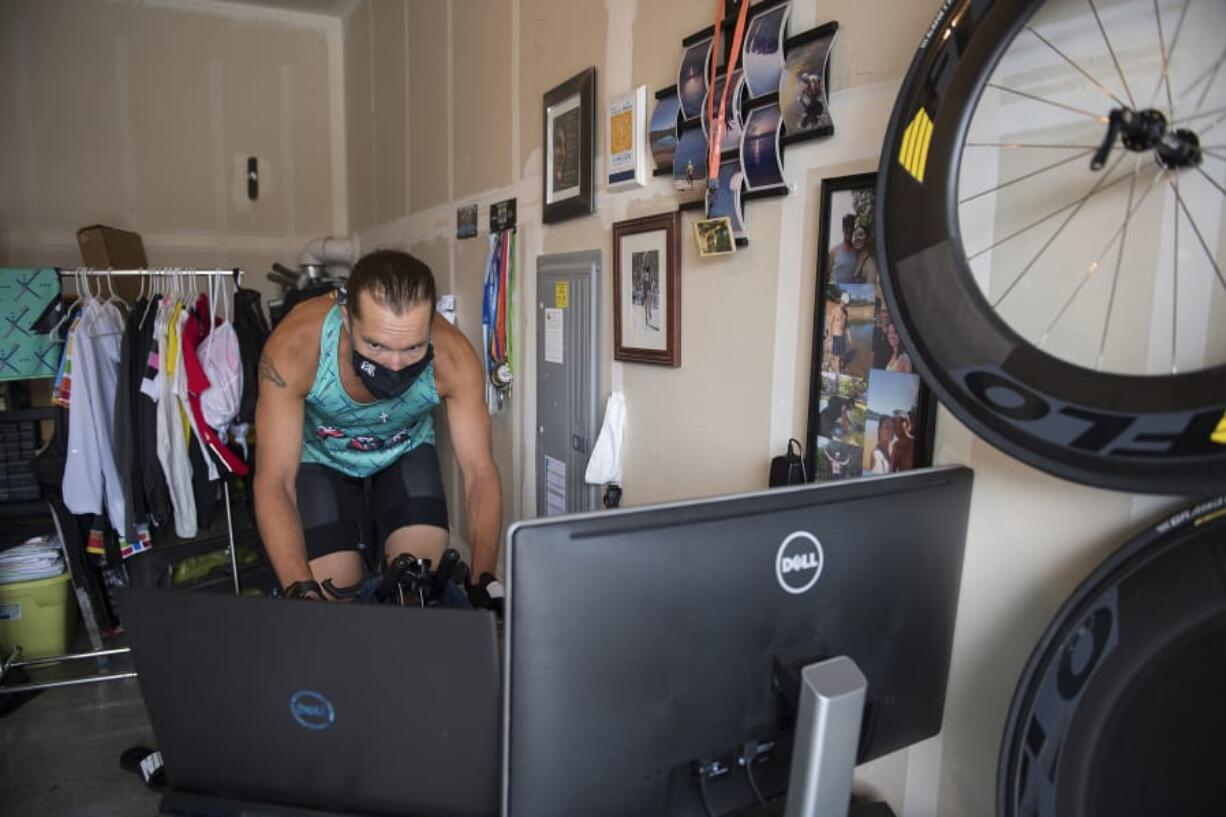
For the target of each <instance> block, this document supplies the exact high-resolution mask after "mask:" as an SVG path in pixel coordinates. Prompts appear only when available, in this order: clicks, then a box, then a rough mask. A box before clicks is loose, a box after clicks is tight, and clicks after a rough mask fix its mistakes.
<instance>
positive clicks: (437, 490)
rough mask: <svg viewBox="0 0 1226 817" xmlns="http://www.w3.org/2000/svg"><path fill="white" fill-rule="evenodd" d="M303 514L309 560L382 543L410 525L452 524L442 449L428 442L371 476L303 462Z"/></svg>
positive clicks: (299, 483)
mask: <svg viewBox="0 0 1226 817" xmlns="http://www.w3.org/2000/svg"><path fill="white" fill-rule="evenodd" d="M296 487H297V493H298V516H299V518H300V519H301V520H302V534H303V538H304V539H305V541H306V552H307V558H308V559H317V558H319V557H320V556H326V555H328V554H329V553H336V552H337V551H342V550H362V549H363V546H370V545H377V546H378V548H379V550H378V552H379V553H382V552H383V547H384V543H386V542H387V537H388V536H390V535H391V534H392V533H393V532H394V531H396V530H398V529H400V528H404V527H408V526H409V525H433V526H434V527H437V528H442V529H444V530H447V529H448V526H447V498H446V497H445V496H444V494H443V479H442V476H441V474H440V473H439V467H438V453H437V452H436V451H435V450H434V446H433V445H429V444H423V445H419V446H417V447H416V448H414V449H413V450H412V451H410V452H409V453H407V454H405V455H404V456H403V457H401V458H400V459H399V460H397V461H396V462H395V463H393V464H392V465H389V466H388V467H387V468H384V469H383V470H382V471H379V472H377V473H375V474H372V475H371V476H369V477H367V478H365V479H359V478H356V477H350V476H346V475H345V474H342V473H341V472H340V471H336V470H334V469H332V468H329V467H327V466H326V465H319V464H318V463H307V462H304V463H302V464H300V465H299V466H298V481H297V485H296Z"/></svg>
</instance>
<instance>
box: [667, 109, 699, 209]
mask: <svg viewBox="0 0 1226 817" xmlns="http://www.w3.org/2000/svg"><path fill="white" fill-rule="evenodd" d="M673 189H675V190H676V191H677V192H678V193H680V194H682V197H683V198H694V197H697V196H700V195H703V194H705V192H706V189H707V137H706V135H705V134H704V133H703V130H702V128H700V127H699V126H698V125H696V124H694V125H690V126H689V127H687V128H683V129H682V131H681V137H680V139H678V140H677V149H676V150H675V151H674V152H673Z"/></svg>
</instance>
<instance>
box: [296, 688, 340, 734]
mask: <svg viewBox="0 0 1226 817" xmlns="http://www.w3.org/2000/svg"><path fill="white" fill-rule="evenodd" d="M289 713H290V714H291V715H292V716H293V717H294V720H295V721H297V722H298V725H299V726H301V727H303V728H305V729H327V728H328V727H329V726H331V725H332V724H333V723H334V722H335V721H336V710H335V709H333V707H332V702H331V701H329V700H328V698H327V697H326V696H325V695H323V694H321V693H319V692H314V691H312V690H309V689H303V690H300V691H298V692H295V693H294V694H293V695H291V696H290V699H289Z"/></svg>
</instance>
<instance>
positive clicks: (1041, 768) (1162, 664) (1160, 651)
mask: <svg viewBox="0 0 1226 817" xmlns="http://www.w3.org/2000/svg"><path fill="white" fill-rule="evenodd" d="M1172 587H1177V588H1178V589H1179V590H1178V592H1175V593H1172V592H1171V588H1172ZM1224 686H1226V496H1217V497H1212V498H1210V499H1207V500H1204V501H1202V502H1198V503H1196V504H1195V505H1193V506H1191V507H1189V508H1186V509H1184V510H1182V511H1180V512H1179V513H1176V514H1174V515H1173V516H1170V517H1168V518H1167V519H1165V520H1163V521H1162V522H1160V523H1159V524H1157V525H1155V526H1154V527H1152V528H1150V529H1149V530H1146V531H1144V532H1142V533H1141V534H1140V535H1138V536H1136V537H1135V538H1133V539H1132V540H1130V541H1129V542H1127V543H1126V544H1124V545H1123V546H1122V547H1121V548H1120V549H1119V550H1117V551H1116V552H1115V553H1113V554H1112V555H1111V556H1109V557H1107V559H1106V560H1105V561H1104V562H1103V563H1102V564H1101V565H1100V566H1099V567H1098V568H1096V569H1095V570H1094V572H1093V573H1091V574H1090V576H1089V577H1087V578H1086V580H1085V581H1084V582H1082V584H1081V586H1080V587H1078V588H1077V589H1076V590H1075V591H1074V592H1073V594H1072V595H1071V596H1070V597H1069V599H1068V601H1066V602H1065V603H1064V605H1063V606H1062V607H1061V609H1060V610H1059V612H1058V613H1057V614H1056V616H1055V618H1054V619H1053V620H1052V623H1051V625H1050V626H1049V627H1048V628H1047V631H1046V632H1045V633H1044V634H1043V637H1042V638H1041V639H1039V643H1038V645H1037V646H1036V647H1035V650H1034V653H1033V654H1032V655H1031V657H1030V660H1029V661H1028V662H1027V664H1026V668H1025V670H1024V671H1023V672H1022V675H1021V678H1020V679H1019V681H1018V684H1017V690H1016V692H1015V693H1014V697H1013V702H1012V705H1011V706H1010V708H1009V716H1008V719H1007V720H1006V722H1005V730H1004V734H1003V736H1002V740H1001V749H1000V764H999V766H998V768H997V786H996V796H997V807H996V813H997V817H1132V815H1138V817H1142V816H1143V817H1151V815H1159V814H1162V815H1166V814H1179V815H1211V814H1220V813H1221V806H1222V803H1223V802H1226V777H1224V776H1223V775H1222V773H1221V772H1222V765H1221V764H1222V758H1223V757H1226V699H1223V697H1222V689H1223V687H1224Z"/></svg>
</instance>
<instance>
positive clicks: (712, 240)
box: [694, 216, 736, 258]
mask: <svg viewBox="0 0 1226 817" xmlns="http://www.w3.org/2000/svg"><path fill="white" fill-rule="evenodd" d="M694 240H695V241H696V242H697V243H698V254H699V255H701V256H702V257H703V258H706V257H707V256H710V255H731V254H732V253H734V252H736V239H735V238H734V237H733V235H732V219H730V218H728V216H722V217H720V218H705V219H699V220H698V221H696V222H694Z"/></svg>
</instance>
